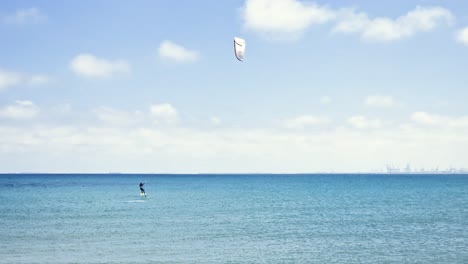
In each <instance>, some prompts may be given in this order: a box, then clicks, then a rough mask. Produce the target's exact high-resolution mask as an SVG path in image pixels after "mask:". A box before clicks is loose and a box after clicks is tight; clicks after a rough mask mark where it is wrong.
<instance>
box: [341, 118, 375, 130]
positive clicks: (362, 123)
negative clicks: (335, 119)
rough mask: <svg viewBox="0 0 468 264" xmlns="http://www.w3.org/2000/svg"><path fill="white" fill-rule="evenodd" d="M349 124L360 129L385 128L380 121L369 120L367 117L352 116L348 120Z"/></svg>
mask: <svg viewBox="0 0 468 264" xmlns="http://www.w3.org/2000/svg"><path fill="white" fill-rule="evenodd" d="M348 123H349V124H350V125H351V126H353V127H354V128H358V129H371V128H380V127H382V126H383V122H382V121H381V120H380V119H369V118H367V117H365V116H352V117H350V118H349V119H348Z"/></svg>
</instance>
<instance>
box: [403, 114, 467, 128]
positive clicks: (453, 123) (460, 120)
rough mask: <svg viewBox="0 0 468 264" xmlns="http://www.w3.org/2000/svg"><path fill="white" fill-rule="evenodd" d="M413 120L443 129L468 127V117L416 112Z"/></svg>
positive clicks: (412, 117)
mask: <svg viewBox="0 0 468 264" xmlns="http://www.w3.org/2000/svg"><path fill="white" fill-rule="evenodd" d="M411 119H412V120H413V121H414V122H416V123H418V124H421V125H428V126H437V127H443V128H454V127H455V128H456V127H468V116H462V117H450V116H443V115H438V114H430V113H427V112H422V111H421V112H414V113H413V114H412V115H411Z"/></svg>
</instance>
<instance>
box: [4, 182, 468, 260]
mask: <svg viewBox="0 0 468 264" xmlns="http://www.w3.org/2000/svg"><path fill="white" fill-rule="evenodd" d="M140 181H142V182H145V183H146V184H145V189H146V191H147V194H148V196H147V197H146V198H145V197H141V196H140V195H139V187H138V184H139V183H140ZM0 263H2V264H3V263H5V264H6V263H8V264H16V263H28V264H34V263H41V264H42V263H142V264H144V263H468V175H257V174H255V175H130V174H101V175H79V174H76V175H47V174H36V175H34V174H30V175H26V174H14V175H9V174H3V175H0Z"/></svg>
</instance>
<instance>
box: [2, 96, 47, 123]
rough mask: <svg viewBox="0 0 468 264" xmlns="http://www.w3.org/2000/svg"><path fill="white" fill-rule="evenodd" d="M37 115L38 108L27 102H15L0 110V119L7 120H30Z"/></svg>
mask: <svg viewBox="0 0 468 264" xmlns="http://www.w3.org/2000/svg"><path fill="white" fill-rule="evenodd" d="M38 113H39V107H37V106H36V105H35V104H34V103H33V102H31V101H28V100H24V101H16V102H15V103H14V104H11V105H7V106H5V107H3V108H2V109H0V117H2V118H8V119H31V118H33V117H35V116H37V114H38Z"/></svg>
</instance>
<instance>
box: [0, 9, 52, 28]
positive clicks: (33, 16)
mask: <svg viewBox="0 0 468 264" xmlns="http://www.w3.org/2000/svg"><path fill="white" fill-rule="evenodd" d="M45 20H47V16H46V15H44V14H43V13H42V12H41V11H40V10H39V9H37V8H35V7H31V8H28V9H21V10H18V11H16V13H15V14H12V15H9V16H6V17H5V18H4V21H5V23H8V24H18V25H23V24H28V23H38V22H43V21H45Z"/></svg>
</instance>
